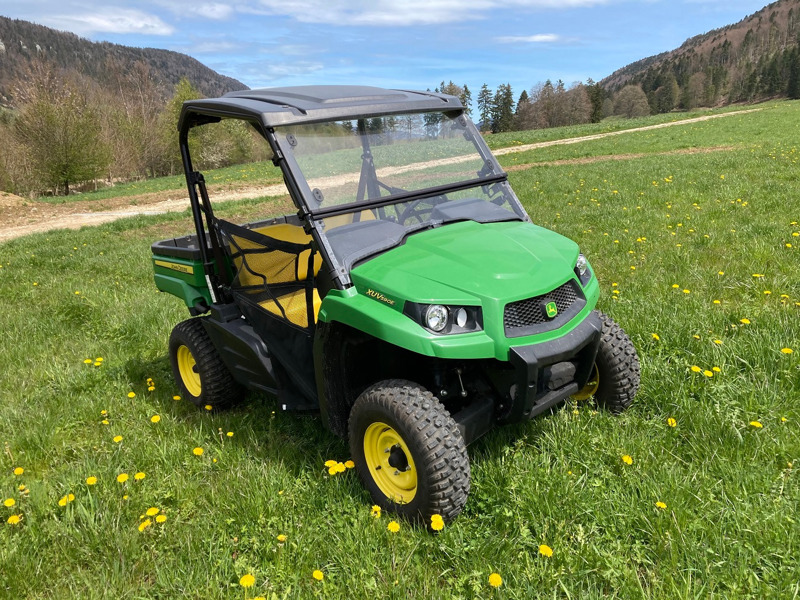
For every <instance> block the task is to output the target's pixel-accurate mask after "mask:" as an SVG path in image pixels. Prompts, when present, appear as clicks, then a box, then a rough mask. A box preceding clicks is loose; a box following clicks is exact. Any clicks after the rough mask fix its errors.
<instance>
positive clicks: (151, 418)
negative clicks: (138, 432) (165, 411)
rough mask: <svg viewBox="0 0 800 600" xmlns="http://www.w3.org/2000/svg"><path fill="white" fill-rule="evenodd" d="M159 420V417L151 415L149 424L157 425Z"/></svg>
mask: <svg viewBox="0 0 800 600" xmlns="http://www.w3.org/2000/svg"><path fill="white" fill-rule="evenodd" d="M160 420H161V417H160V416H159V415H153V416H152V417H150V422H151V423H158V422H159V421H160Z"/></svg>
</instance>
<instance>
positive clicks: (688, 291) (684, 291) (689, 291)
mask: <svg viewBox="0 0 800 600" xmlns="http://www.w3.org/2000/svg"><path fill="white" fill-rule="evenodd" d="M683 293H684V294H691V293H692V291H691V290H683Z"/></svg>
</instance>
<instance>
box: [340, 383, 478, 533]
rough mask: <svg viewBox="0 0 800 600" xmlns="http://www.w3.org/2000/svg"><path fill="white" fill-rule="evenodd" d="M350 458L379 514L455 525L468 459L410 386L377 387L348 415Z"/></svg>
mask: <svg viewBox="0 0 800 600" xmlns="http://www.w3.org/2000/svg"><path fill="white" fill-rule="evenodd" d="M349 437H350V453H351V456H352V457H353V460H354V461H355V463H356V468H357V469H358V472H359V474H360V475H361V479H362V480H363V482H364V485H365V486H366V488H367V490H368V491H369V493H370V495H371V496H372V499H373V502H375V504H377V505H378V506H380V507H381V508H383V509H385V510H387V511H389V512H393V513H396V514H398V515H400V516H403V517H406V518H409V519H411V520H421V521H423V522H427V521H428V520H429V519H430V517H431V516H432V515H435V514H438V515H441V516H442V518H443V519H444V520H445V521H451V520H452V519H454V518H455V517H456V516H457V515H458V514H459V513H460V512H461V510H462V509H463V508H464V505H465V504H466V501H467V496H468V495H469V483H470V482H469V477H470V469H469V457H468V456H467V447H466V444H465V443H464V439H463V438H462V437H461V433H460V432H459V430H458V427H457V426H456V423H455V421H453V418H452V417H451V416H450V413H448V412H447V410H446V409H445V408H444V406H442V404H441V403H440V402H439V401H438V400H437V399H436V398H435V397H434V396H433V394H431V393H430V392H428V391H427V390H425V389H424V388H422V387H421V386H418V385H416V384H414V383H412V382H410V381H405V380H402V379H394V380H388V381H382V382H380V383H378V384H376V385H374V386H372V387H370V388H368V389H367V390H366V391H365V392H364V393H362V394H361V395H360V396H359V397H358V399H357V400H356V402H355V404H354V405H353V408H352V409H351V411H350V421H349Z"/></svg>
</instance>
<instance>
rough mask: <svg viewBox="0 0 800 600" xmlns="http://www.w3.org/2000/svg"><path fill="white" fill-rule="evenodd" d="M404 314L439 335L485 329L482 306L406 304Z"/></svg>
mask: <svg viewBox="0 0 800 600" xmlns="http://www.w3.org/2000/svg"><path fill="white" fill-rule="evenodd" d="M403 313H404V314H405V315H406V316H408V317H411V318H412V319H414V321H416V322H417V323H419V324H420V325H422V326H423V327H424V328H425V329H427V330H428V331H431V332H433V333H438V334H442V335H444V334H453V333H469V332H471V331H480V330H481V329H483V313H482V312H481V307H480V306H445V305H442V304H417V303H416V302H406V303H405V306H404V307H403Z"/></svg>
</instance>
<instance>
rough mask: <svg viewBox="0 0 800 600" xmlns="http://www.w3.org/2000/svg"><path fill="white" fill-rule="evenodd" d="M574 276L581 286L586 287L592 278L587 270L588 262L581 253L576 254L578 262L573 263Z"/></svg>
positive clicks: (588, 269)
mask: <svg viewBox="0 0 800 600" xmlns="http://www.w3.org/2000/svg"><path fill="white" fill-rule="evenodd" d="M575 275H577V276H578V279H579V280H580V282H581V285H586V284H587V283H589V280H590V279H591V278H592V271H591V269H590V268H589V261H588V260H586V257H585V256H584V255H583V253H581V254H578V260H576V261H575Z"/></svg>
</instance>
